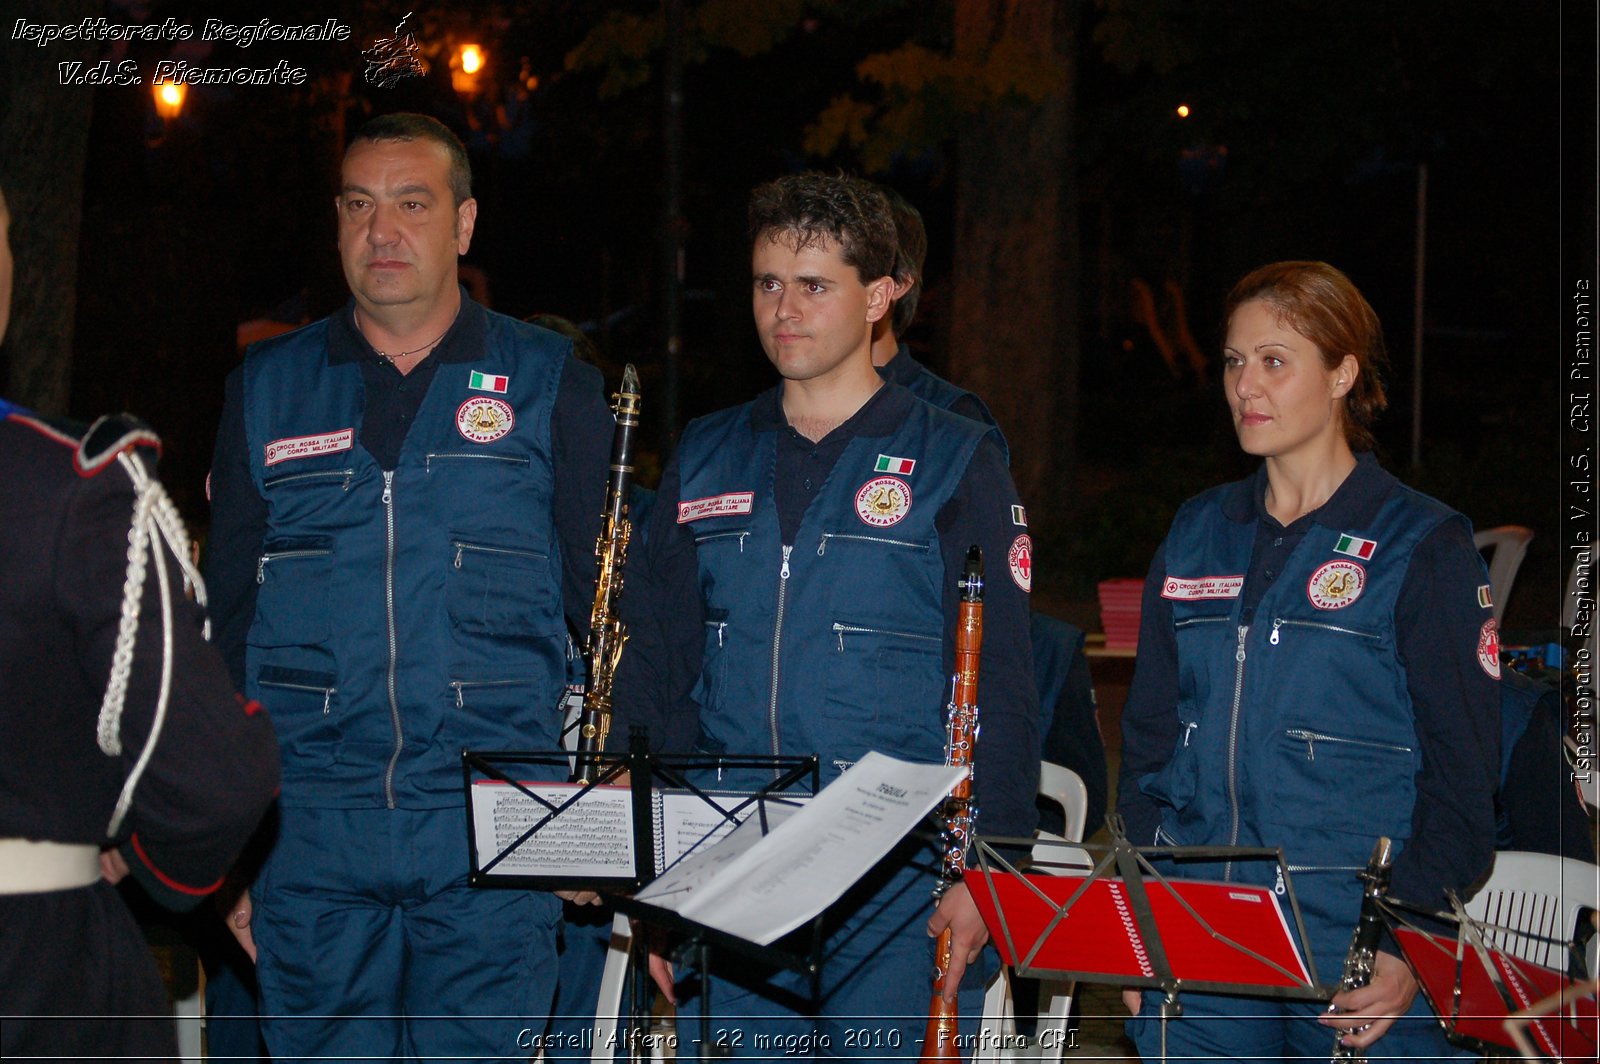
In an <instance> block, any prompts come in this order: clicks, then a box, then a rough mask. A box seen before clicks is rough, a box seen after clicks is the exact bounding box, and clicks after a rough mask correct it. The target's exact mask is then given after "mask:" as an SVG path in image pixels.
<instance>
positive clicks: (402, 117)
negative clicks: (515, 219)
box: [345, 111, 472, 207]
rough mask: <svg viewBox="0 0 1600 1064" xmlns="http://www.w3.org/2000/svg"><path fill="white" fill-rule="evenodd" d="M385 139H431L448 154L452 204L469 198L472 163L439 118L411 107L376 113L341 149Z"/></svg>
mask: <svg viewBox="0 0 1600 1064" xmlns="http://www.w3.org/2000/svg"><path fill="white" fill-rule="evenodd" d="M385 140H403V141H413V140H431V141H432V142H433V143H435V144H437V145H439V146H440V147H442V148H443V149H444V150H445V153H446V154H447V155H448V156H449V157H450V195H451V197H453V198H454V199H455V201H456V202H455V205H456V206H457V207H459V206H461V205H462V204H463V203H465V202H467V200H469V199H471V198H472V163H471V162H469V161H468V160H467V148H466V145H464V144H462V143H461V138H460V137H458V136H456V135H455V134H454V133H452V132H451V131H450V127H449V126H447V125H445V124H444V123H443V122H441V121H439V120H438V119H437V118H430V117H428V116H427V115H419V114H416V113H414V112H411V111H396V112H395V113H393V114H387V115H379V116H378V117H376V118H374V119H371V120H370V121H368V122H367V124H366V125H364V126H362V127H361V128H360V129H358V130H356V135H355V136H353V137H351V138H350V143H349V144H348V145H346V147H345V153H346V154H348V153H349V151H350V149H351V148H353V147H355V146H356V145H357V144H360V143H361V142H363V141H374V142H376V141H385Z"/></svg>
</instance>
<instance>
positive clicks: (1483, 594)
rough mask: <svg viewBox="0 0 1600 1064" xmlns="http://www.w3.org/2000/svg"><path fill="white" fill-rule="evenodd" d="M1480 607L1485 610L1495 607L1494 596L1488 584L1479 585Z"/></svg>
mask: <svg viewBox="0 0 1600 1064" xmlns="http://www.w3.org/2000/svg"><path fill="white" fill-rule="evenodd" d="M1478 607H1479V608H1480V609H1485V610H1490V609H1493V608H1494V596H1493V595H1491V594H1490V593H1489V585H1488V584H1479V585H1478Z"/></svg>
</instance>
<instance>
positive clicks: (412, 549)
mask: <svg viewBox="0 0 1600 1064" xmlns="http://www.w3.org/2000/svg"><path fill="white" fill-rule="evenodd" d="M335 206H336V210H337V215H338V227H339V251H340V257H341V259H342V261H343V265H344V271H345V279H346V281H347V282H348V283H349V286H350V289H351V293H352V298H351V300H350V302H349V303H348V304H347V305H346V306H345V307H344V308H342V309H341V310H339V311H338V312H336V313H334V314H333V315H332V316H330V317H328V318H326V319H324V320H322V321H319V322H315V323H313V324H311V325H308V326H306V327H305V328H302V329H300V330H298V331H296V332H293V333H290V334H288V335H285V336H281V337H275V338H273V339H271V340H268V341H265V342H263V343H260V344H257V345H255V346H254V347H252V348H251V349H250V350H249V352H248V353H247V354H246V356H245V361H244V365H243V366H241V367H240V368H239V369H238V370H236V371H234V373H232V374H231V375H230V376H229V378H228V382H227V392H226V399H225V403H224V409H223V415H222V424H221V427H220V429H219V432H218V438H217V447H216V452H215V456H214V460H213V466H212V479H211V487H212V511H213V515H214V516H213V532H212V544H211V550H210V552H209V555H208V566H209V575H210V577H211V582H212V584H213V586H214V588H215V601H216V613H217V617H218V623H219V626H220V642H221V645H222V647H223V650H224V653H225V655H226V657H227V659H228V662H229V665H230V667H231V668H232V669H233V670H234V673H235V675H236V676H237V677H238V679H239V680H240V682H241V683H242V684H243V686H244V689H245V691H246V693H247V694H248V695H250V696H251V697H254V698H259V699H261V700H262V701H263V702H264V703H266V704H267V705H268V706H269V707H271V708H272V710H273V713H274V719H275V720H276V721H277V724H278V729H279V734H280V738H281V740H282V746H283V769H284V782H283V797H282V800H281V802H280V817H279V827H278V838H277V841H276V844H275V846H274V847H273V850H272V852H271V853H270V854H269V855H268V857H267V859H266V863H265V867H264V868H263V870H262V872H261V875H260V877H259V878H258V879H256V881H255V883H254V884H253V886H252V887H251V889H250V891H249V893H247V894H246V895H244V896H243V897H241V898H240V900H239V902H238V904H237V907H236V909H235V911H234V912H233V914H232V916H231V923H232V924H233V927H234V930H235V933H236V934H237V935H238V936H239V937H240V939H241V942H242V944H244V946H245V948H246V951H247V952H251V953H253V954H254V955H255V957H256V960H257V975H258V978H259V982H260V986H261V997H262V1012H263V1015H264V1016H266V1017H267V1018H266V1019H265V1021H264V1029H265V1034H266V1039H267V1045H268V1048H269V1049H271V1051H272V1054H273V1056H274V1057H275V1058H281V1057H296V1056H312V1055H318V1056H323V1055H326V1056H341V1057H350V1056H387V1057H396V1058H406V1059H412V1058H419V1057H433V1056H465V1057H473V1058H483V1057H498V1056H501V1055H503V1054H505V1053H508V1052H514V1051H515V1044H516V1043H515V1039H516V1037H517V1033H518V1031H519V1030H521V1029H522V1028H524V1027H526V1026H527V1023H528V1018H529V1017H532V1016H543V1015H545V1014H546V1013H548V1011H549V1007H550V1001H551V994H552V990H553V985H554V967H555V966H554V957H555V935H556V925H557V922H558V921H559V919H560V912H561V907H560V902H559V901H558V900H557V899H556V898H555V897H554V896H552V895H550V894H547V893H543V892H534V891H489V890H475V889H472V888H470V887H469V886H468V885H467V864H468V862H467V859H466V837H465V829H466V824H465V819H464V814H463V801H464V799H463V795H462V790H461V787H462V783H461V752H462V750H463V749H480V750H485V749H487V750H507V749H546V750H554V749H556V748H557V746H558V745H559V744H558V738H557V737H558V732H559V729H560V709H559V703H560V700H561V695H562V691H563V688H564V686H565V681H566V667H567V666H566V658H567V646H568V625H569V624H570V625H571V628H572V632H573V633H574V635H575V636H576V637H577V638H578V639H581V638H582V636H583V633H584V630H585V629H586V628H587V625H588V609H589V603H590V602H591V601H592V600H593V585H594V562H593V550H594V541H595V536H596V534H597V530H598V527H599V515H600V511H601V508H602V500H603V497H604V491H605V480H606V462H607V454H608V447H609V444H610V438H611V425H612V421H611V416H610V411H609V409H608V408H607V406H606V404H605V399H604V397H603V395H602V394H601V388H600V374H599V372H598V371H597V370H596V369H594V367H592V366H586V365H584V364H582V363H580V362H579V361H577V360H576V359H574V358H573V357H572V345H571V343H570V342H569V341H568V340H566V339H564V338H562V337H559V336H557V335H555V334H554V333H551V332H548V331H546V330H544V329H540V328H536V327H534V326H532V325H527V324H525V323H522V322H519V321H515V320H513V319H511V318H507V317H504V316H501V315H498V314H494V313H492V312H490V311H488V310H486V309H485V308H484V307H482V306H480V305H479V304H477V303H475V302H473V301H472V300H471V299H470V298H469V297H468V296H467V295H466V293H465V291H464V290H463V289H462V288H461V287H460V286H459V284H458V283H457V259H458V256H460V255H462V254H464V253H465V252H466V251H467V248H468V246H469V245H470V243H471V240H472V236H473V231H474V227H475V224H476V222H477V201H476V200H474V199H473V198H472V191H471V172H470V168H469V166H468V162H467V157H466V153H465V150H464V149H463V148H462V146H461V142H460V141H459V140H458V139H457V138H456V137H455V136H454V134H452V133H451V132H450V131H449V130H448V129H446V128H445V127H444V126H442V125H440V124H439V123H438V122H436V121H434V120H433V119H431V118H427V117H425V116H422V115H406V114H395V115H385V116H381V117H379V118H376V119H373V120H372V121H371V122H369V123H368V124H367V125H366V126H364V127H363V128H362V129H361V130H360V131H359V132H358V133H357V134H356V136H355V138H354V140H353V141H352V142H351V144H350V146H349V148H348V150H347V151H346V153H345V158H344V164H343V170H342V178H341V186H340V191H339V194H338V196H337V198H336V200H335Z"/></svg>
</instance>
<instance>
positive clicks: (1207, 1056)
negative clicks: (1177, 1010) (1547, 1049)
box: [1128, 990, 1477, 1064]
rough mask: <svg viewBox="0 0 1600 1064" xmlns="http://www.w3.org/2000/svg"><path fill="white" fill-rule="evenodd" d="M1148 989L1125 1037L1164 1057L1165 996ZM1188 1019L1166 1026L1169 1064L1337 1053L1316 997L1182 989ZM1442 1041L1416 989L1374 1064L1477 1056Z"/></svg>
mask: <svg viewBox="0 0 1600 1064" xmlns="http://www.w3.org/2000/svg"><path fill="white" fill-rule="evenodd" d="M1163 996H1164V995H1162V994H1161V993H1160V992H1158V991H1154V990H1147V991H1145V993H1144V1005H1143V1007H1142V1008H1141V1009H1140V1010H1139V1015H1137V1016H1134V1017H1132V1018H1131V1019H1129V1020H1128V1037H1129V1038H1131V1039H1133V1043H1134V1045H1136V1046H1138V1047H1139V1055H1140V1056H1141V1057H1142V1058H1143V1059H1145V1060H1160V1059H1162V1058H1161V1020H1160V1015H1161V1001H1162V998H1163ZM1178 1000H1179V1002H1180V1003H1181V1004H1182V1005H1183V1016H1182V1017H1180V1018H1179V1019H1175V1020H1170V1021H1168V1023H1167V1057H1166V1059H1167V1060H1168V1061H1170V1062H1171V1064H1182V1062H1187V1061H1202V1060H1203V1061H1211V1062H1214V1061H1218V1060H1322V1061H1326V1060H1327V1059H1328V1058H1329V1056H1330V1055H1331V1054H1332V1052H1333V1039H1334V1030H1333V1028H1331V1027H1324V1026H1322V1025H1321V1024H1320V1023H1317V1022H1316V1019H1317V1017H1318V1016H1320V1015H1322V1014H1323V1013H1324V1012H1326V1011H1327V1006H1326V1005H1325V1004H1322V1003H1320V1002H1316V1001H1280V1000H1274V999H1270V998H1258V997H1236V996H1233V995H1229V994H1198V993H1190V994H1180V995H1179V997H1178ZM1476 1056H1477V1054H1476V1053H1469V1052H1467V1051H1466V1050H1464V1049H1457V1048H1455V1047H1454V1046H1452V1045H1450V1044H1449V1043H1448V1042H1446V1041H1445V1038H1444V1031H1443V1030H1442V1029H1441V1028H1440V1026H1439V1021H1438V1020H1437V1019H1435V1017H1434V1014H1433V1010H1432V1009H1431V1008H1429V1007H1428V1002H1427V1001H1426V999H1424V998H1423V996H1422V995H1421V994H1420V993H1419V994H1418V995H1417V999H1416V1001H1414V1002H1412V1005H1411V1011H1410V1012H1408V1013H1407V1014H1406V1015H1405V1016H1404V1017H1402V1018H1401V1019H1400V1020H1398V1021H1396V1023H1395V1025H1394V1026H1393V1027H1391V1028H1389V1031H1388V1033H1387V1034H1385V1035H1384V1036H1383V1037H1382V1038H1380V1039H1379V1040H1378V1042H1377V1044H1376V1045H1373V1046H1372V1047H1371V1048H1369V1049H1368V1050H1367V1060H1368V1061H1369V1064H1383V1062H1386V1061H1400V1060H1409V1061H1418V1060H1451V1059H1456V1058H1461V1057H1467V1058H1475V1057H1476Z"/></svg>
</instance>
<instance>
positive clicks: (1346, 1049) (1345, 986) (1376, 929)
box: [1331, 836, 1393, 1061]
mask: <svg viewBox="0 0 1600 1064" xmlns="http://www.w3.org/2000/svg"><path fill="white" fill-rule="evenodd" d="M1392 849H1393V844H1392V843H1391V842H1390V841H1389V838H1388V836H1383V837H1381V838H1379V839H1378V842H1377V844H1376V845H1374V846H1373V847H1372V857H1371V858H1370V859H1369V860H1368V861H1367V867H1366V870H1365V871H1364V872H1362V873H1361V882H1362V884H1363V886H1362V891H1361V917H1360V919H1358V920H1357V921H1356V931H1355V934H1354V935H1352V936H1350V952H1348V953H1346V954H1345V958H1344V975H1343V977H1342V978H1340V980H1339V989H1340V990H1359V989H1360V988H1361V987H1364V986H1366V985H1367V984H1368V983H1370V982H1372V969H1373V965H1374V963H1375V962H1376V960H1377V956H1378V943H1379V942H1380V941H1381V940H1382V937H1383V913H1382V912H1380V911H1379V908H1378V903H1379V901H1380V900H1381V899H1382V898H1383V896H1384V895H1385V894H1387V893H1388V892H1389V861H1390V852H1391V850H1392ZM1345 1033H1346V1032H1344V1031H1341V1032H1339V1033H1338V1034H1335V1035H1334V1036H1333V1056H1332V1058H1331V1059H1332V1060H1335V1061H1340V1060H1366V1059H1367V1051H1366V1050H1365V1049H1357V1048H1356V1047H1354V1046H1347V1045H1345V1044H1344V1042H1343V1041H1342V1039H1343V1037H1344V1035H1345Z"/></svg>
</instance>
